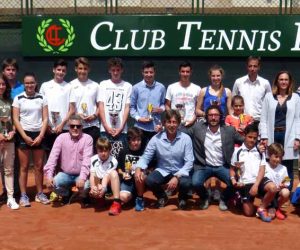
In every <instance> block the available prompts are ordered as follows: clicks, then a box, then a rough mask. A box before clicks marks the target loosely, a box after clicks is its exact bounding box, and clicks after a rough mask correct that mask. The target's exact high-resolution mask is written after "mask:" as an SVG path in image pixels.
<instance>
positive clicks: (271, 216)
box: [268, 207, 276, 220]
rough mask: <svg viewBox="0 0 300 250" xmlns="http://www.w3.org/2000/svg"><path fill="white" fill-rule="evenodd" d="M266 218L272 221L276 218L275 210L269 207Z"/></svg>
mask: <svg viewBox="0 0 300 250" xmlns="http://www.w3.org/2000/svg"><path fill="white" fill-rule="evenodd" d="M268 216H269V217H270V218H271V219H272V220H273V219H275V216H276V209H275V208H274V207H271V208H269V209H268Z"/></svg>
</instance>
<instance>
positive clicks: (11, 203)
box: [7, 198, 20, 210]
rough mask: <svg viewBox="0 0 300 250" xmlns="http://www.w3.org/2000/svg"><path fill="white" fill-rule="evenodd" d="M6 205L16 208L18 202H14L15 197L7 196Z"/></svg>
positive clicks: (17, 207)
mask: <svg viewBox="0 0 300 250" xmlns="http://www.w3.org/2000/svg"><path fill="white" fill-rule="evenodd" d="M7 207H9V208H10V209H12V210H17V209H19V208H20V206H19V204H18V203H17V202H16V200H15V198H8V200H7Z"/></svg>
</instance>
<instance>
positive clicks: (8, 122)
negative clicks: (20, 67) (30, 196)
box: [0, 74, 19, 210]
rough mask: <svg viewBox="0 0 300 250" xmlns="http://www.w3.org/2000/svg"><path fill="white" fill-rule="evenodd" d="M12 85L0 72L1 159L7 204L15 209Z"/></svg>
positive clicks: (17, 206)
mask: <svg viewBox="0 0 300 250" xmlns="http://www.w3.org/2000/svg"><path fill="white" fill-rule="evenodd" d="M10 90H11V89H10V86H9V84H8V81H7V80H6V78H5V77H4V76H3V75H2V74H0V122H1V123H0V161H1V162H3V165H2V164H1V173H2V172H4V182H5V188H6V191H7V206H8V207H9V208H11V209H13V210H16V209H19V205H18V203H16V201H15V199H14V197H13V195H14V159H15V144H14V135H15V131H14V129H13V127H12V119H11V99H10Z"/></svg>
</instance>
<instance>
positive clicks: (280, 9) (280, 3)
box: [279, 0, 282, 15]
mask: <svg viewBox="0 0 300 250" xmlns="http://www.w3.org/2000/svg"><path fill="white" fill-rule="evenodd" d="M279 14H280V15H282V0H279Z"/></svg>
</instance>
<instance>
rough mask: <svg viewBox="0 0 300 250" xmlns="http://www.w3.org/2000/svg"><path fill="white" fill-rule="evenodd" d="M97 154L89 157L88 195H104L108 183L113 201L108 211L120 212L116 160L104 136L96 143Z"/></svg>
mask: <svg viewBox="0 0 300 250" xmlns="http://www.w3.org/2000/svg"><path fill="white" fill-rule="evenodd" d="M96 149H97V154H96V155H94V156H93V157H92V158H91V170H90V173H91V175H90V184H91V191H90V195H91V196H92V197H94V198H102V197H104V195H105V193H106V191H107V186H108V185H110V187H111V189H112V193H113V196H114V201H113V203H112V205H111V207H110V209H109V211H108V214H109V215H118V214H120V213H121V201H120V181H119V176H118V173H117V171H116V168H117V164H118V162H117V160H116V159H115V158H114V157H113V156H111V155H110V152H111V144H110V142H109V140H108V139H106V138H99V139H98V140H97V143H96Z"/></svg>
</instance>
